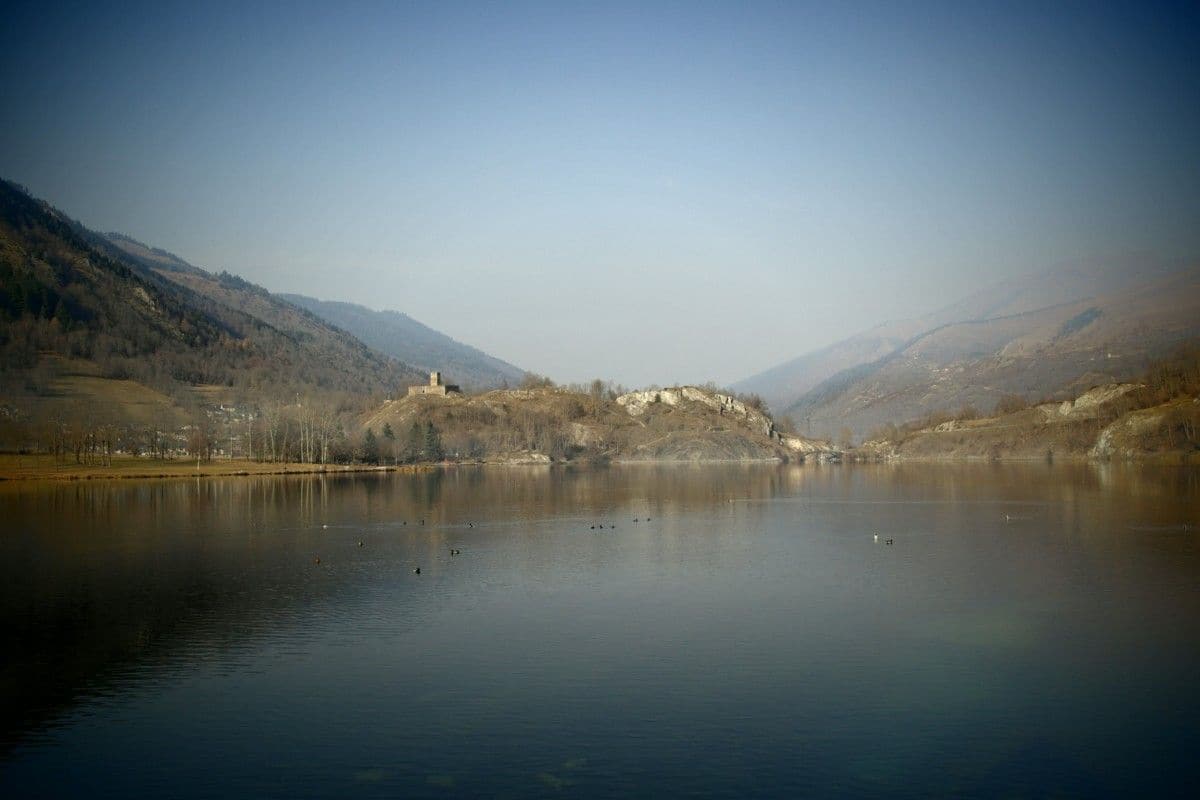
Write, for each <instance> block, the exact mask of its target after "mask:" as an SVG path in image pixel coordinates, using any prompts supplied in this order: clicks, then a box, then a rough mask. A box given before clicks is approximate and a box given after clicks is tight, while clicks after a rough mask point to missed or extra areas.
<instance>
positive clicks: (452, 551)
mask: <svg viewBox="0 0 1200 800" xmlns="http://www.w3.org/2000/svg"><path fill="white" fill-rule="evenodd" d="M460 553H462V550H456V549H455V548H453V547H451V548H450V555H452V556H456V555H459V554H460Z"/></svg>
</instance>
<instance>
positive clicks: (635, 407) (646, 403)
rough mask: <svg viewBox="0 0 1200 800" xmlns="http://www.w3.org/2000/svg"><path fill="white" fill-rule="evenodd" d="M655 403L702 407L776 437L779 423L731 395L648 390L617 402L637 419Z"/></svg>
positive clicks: (678, 389) (680, 388) (677, 389)
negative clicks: (776, 424) (690, 404)
mask: <svg viewBox="0 0 1200 800" xmlns="http://www.w3.org/2000/svg"><path fill="white" fill-rule="evenodd" d="M655 403H665V404H666V405H669V406H678V405H681V404H683V403H699V404H701V405H703V406H705V407H707V408H708V409H709V410H711V411H716V412H717V413H718V414H720V415H722V416H728V417H730V418H732V419H736V420H738V421H740V422H741V423H742V424H743V425H745V426H746V427H748V428H750V429H751V430H753V431H755V432H757V433H758V434H760V435H762V436H766V437H768V438H771V437H773V436H774V434H775V423H774V422H772V421H771V418H770V417H768V416H767V415H766V414H764V413H762V412H761V411H759V410H758V409H756V408H753V407H751V406H748V405H746V404H745V403H744V402H742V401H741V400H738V399H737V398H736V397H733V396H731V395H727V394H721V393H720V392H711V391H708V390H707V389H700V388H698V387H696V386H675V387H672V388H670V389H647V390H645V391H640V392H629V393H628V394H623V395H621V396H620V397H618V398H617V404H618V405H620V406H623V407H624V408H625V410H626V411H628V412H629V413H630V414H631V415H633V416H635V417H636V416H640V415H641V414H644V413H646V411H647V410H648V409H649V407H650V406H652V405H653V404H655Z"/></svg>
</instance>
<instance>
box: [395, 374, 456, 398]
mask: <svg viewBox="0 0 1200 800" xmlns="http://www.w3.org/2000/svg"><path fill="white" fill-rule="evenodd" d="M417 394H436V395H438V396H439V397H445V396H446V395H448V394H462V390H461V389H459V388H458V386H457V385H456V384H453V383H442V373H440V372H431V373H429V383H423V384H421V385H420V386H410V387H408V396H409V397H412V396H413V395H417Z"/></svg>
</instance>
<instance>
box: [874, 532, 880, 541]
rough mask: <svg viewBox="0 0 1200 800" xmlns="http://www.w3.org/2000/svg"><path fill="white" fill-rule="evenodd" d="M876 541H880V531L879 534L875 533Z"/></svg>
mask: <svg viewBox="0 0 1200 800" xmlns="http://www.w3.org/2000/svg"><path fill="white" fill-rule="evenodd" d="M875 541H877V542H878V541H879V534H878V533H877V534H875Z"/></svg>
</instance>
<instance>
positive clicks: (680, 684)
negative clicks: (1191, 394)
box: [0, 464, 1200, 796]
mask: <svg viewBox="0 0 1200 800" xmlns="http://www.w3.org/2000/svg"><path fill="white" fill-rule="evenodd" d="M1198 498H1200V476H1198V473H1197V472H1196V471H1193V470H1187V469H1178V468H1161V469H1159V468H1140V469H1139V468H1130V467H1126V466H1121V465H1059V464H1056V465H1044V464H1037V465H1009V464H978V465H881V466H868V467H849V466H846V467H830V466H795V465H792V466H779V467H776V466H756V465H746V466H722V467H711V466H709V467H680V466H672V467H662V466H653V465H647V466H636V467H635V466H630V467H621V468H611V469H598V470H584V469H579V470H576V469H546V468H538V467H532V468H506V469H457V470H448V471H444V472H430V473H424V474H420V475H413V476H409V475H358V476H339V477H321V476H294V477H279V478H238V479H229V480H204V481H199V480H196V481H159V482H146V483H138V482H113V483H97V482H78V483H62V484H53V485H33V484H23V483H13V484H8V485H3V486H0V518H3V519H4V520H5V533H4V534H3V536H2V537H0V577H2V581H0V613H2V614H3V619H4V622H5V630H6V631H7V632H8V637H7V642H6V653H5V657H4V660H3V667H2V672H0V680H2V682H0V695H2V698H3V703H4V706H3V714H2V716H0V719H2V720H3V722H2V724H0V742H2V744H3V747H4V748H5V753H6V755H5V766H4V767H0V788H3V787H5V786H6V785H7V786H9V788H13V789H16V790H19V791H18V794H25V793H37V792H38V791H43V792H48V793H53V792H52V791H51V789H54V788H58V789H68V790H70V789H72V788H74V789H78V788H79V786H74V785H72V784H70V783H69V782H68V783H67V784H63V785H58V784H54V783H53V781H51V782H49V783H46V784H44V785H43V784H41V783H39V781H43V780H48V779H47V775H49V774H51V772H52V770H53V767H54V766H55V764H57V763H59V761H60V760H61V759H62V758H63V757H64V756H62V755H60V754H61V753H63V752H66V751H68V750H74V752H76V753H92V754H93V755H94V756H95V757H96V758H100V757H101V755H103V756H104V758H106V759H109V760H113V759H116V761H117V762H118V765H119V763H120V761H121V759H122V758H125V757H126V756H124V755H122V754H123V753H125V751H124V750H117V751H116V752H109V751H108V750H106V747H108V746H112V747H116V745H115V744H113V745H108V744H106V742H108V741H109V740H111V738H112V736H113V731H114V730H116V728H114V727H113V726H116V725H117V724H118V723H119V722H121V721H122V720H124V721H126V722H127V721H128V719H127V717H128V716H129V715H132V716H133V717H134V718H135V719H136V721H137V722H138V724H137V725H134V726H133V727H132V728H130V730H135V731H137V733H136V734H129V739H128V740H126V741H125V742H124V744H125V746H127V747H129V748H141V749H146V748H150V749H155V750H156V751H159V750H161V747H162V745H161V744H159V742H160V739H161V734H162V733H163V731H164V730H167V729H170V728H171V727H172V726H175V725H180V724H182V723H181V722H180V720H181V719H184V718H188V719H190V718H192V717H194V716H196V715H197V714H198V715H199V717H198V719H197V720H194V721H192V722H190V723H187V725H185V727H188V726H190V727H189V728H188V729H189V730H191V734H190V735H191V736H192V737H193V739H194V740H195V741H201V742H204V743H206V746H208V747H210V748H217V749H218V750H221V748H223V747H229V746H231V744H230V743H231V742H234V741H236V742H238V743H239V747H243V748H248V749H247V752H252V753H254V754H255V757H254V758H251V757H249V756H247V757H246V760H245V763H242V762H241V761H240V760H238V759H236V758H235V759H232V760H231V761H230V763H229V764H228V767H227V769H226V770H225V771H223V772H221V774H218V775H210V776H209V777H208V778H206V780H209V781H210V784H208V785H207V788H208V789H212V790H216V791H217V793H222V792H226V791H237V792H242V793H246V792H248V793H267V794H271V793H277V791H276V790H278V789H279V787H280V786H284V787H290V789H291V790H292V791H293V793H294V792H295V790H297V788H299V789H301V790H302V791H301V793H304V794H325V795H328V796H344V795H345V794H347V793H350V794H359V795H362V794H367V795H369V794H372V793H380V794H394V793H395V792H396V791H398V790H400V789H403V790H404V792H405V793H407V794H414V795H422V794H429V795H431V796H444V794H445V793H447V792H449V793H453V792H461V793H463V794H468V795H469V794H472V793H477V792H479V791H487V792H488V793H491V794H505V793H511V794H514V795H527V794H531V793H532V794H537V793H539V792H543V793H558V792H563V791H568V790H570V791H575V792H577V793H584V794H588V795H590V796H619V795H620V794H622V793H629V792H638V791H647V790H657V791H661V792H670V791H682V790H688V789H689V788H690V789H691V790H698V791H700V792H701V793H705V794H717V795H720V794H725V795H728V796H736V795H738V794H745V793H753V794H789V793H794V792H803V791H821V792H829V791H830V787H831V786H832V787H835V790H837V789H840V790H844V791H843V792H841V793H849V794H855V793H859V794H862V793H865V794H870V793H872V792H876V791H882V790H885V789H887V790H894V789H895V788H896V787H897V786H898V785H904V786H911V787H912V788H913V792H912V793H913V794H914V795H919V794H921V793H922V792H926V793H927V792H929V791H937V792H952V791H956V790H961V789H964V787H965V788H968V789H971V790H972V791H974V792H975V793H983V794H988V793H992V792H993V791H994V792H995V793H1005V792H1013V791H1017V792H1019V791H1022V787H1023V786H1024V785H1023V784H1022V783H1021V782H1020V781H1021V780H1024V778H1022V777H1021V776H1023V775H1029V774H1034V775H1040V776H1042V779H1043V780H1044V781H1045V780H1050V778H1047V777H1046V776H1049V775H1056V776H1057V777H1055V778H1053V780H1051V782H1050V783H1049V784H1045V785H1043V786H1042V788H1045V786H1046V785H1049V786H1051V787H1053V786H1058V787H1060V788H1063V789H1064V790H1065V791H1067V793H1075V794H1079V793H1087V790H1089V789H1092V790H1096V789H1099V790H1109V789H1111V788H1112V787H1113V786H1114V785H1118V784H1119V781H1118V780H1117V779H1118V778H1119V777H1120V776H1119V774H1118V772H1119V770H1118V767H1120V766H1121V765H1128V764H1131V763H1137V762H1138V759H1139V758H1147V759H1150V761H1151V763H1155V764H1156V765H1157V766H1158V768H1159V770H1160V771H1161V772H1162V774H1163V775H1165V776H1166V778H1164V779H1169V778H1171V777H1172V775H1174V777H1175V778H1179V777H1181V776H1182V775H1183V774H1184V770H1183V768H1182V767H1180V769H1179V772H1178V773H1177V774H1173V773H1172V772H1171V770H1172V769H1173V768H1174V767H1176V766H1179V765H1178V764H1176V761H1175V760H1174V759H1178V758H1181V757H1182V755H1181V753H1182V749H1181V747H1180V746H1179V745H1178V744H1171V739H1170V736H1172V735H1173V736H1175V737H1179V736H1181V735H1186V736H1195V735H1196V734H1197V733H1200V728H1198V726H1197V691H1196V689H1194V688H1190V687H1191V686H1192V683H1193V682H1194V680H1193V676H1194V674H1195V669H1196V668H1197V667H1200V652H1198V648H1197V643H1196V640H1195V637H1194V635H1192V633H1191V631H1192V628H1193V626H1192V625H1191V620H1193V619H1195V616H1196V613H1197V612H1198V611H1200V592H1198V591H1197V588H1196V586H1197V581H1196V578H1197V571H1198V569H1200V548H1198V545H1197V541H1198V539H1197V534H1196V533H1195V528H1196V523H1197V522H1198V521H1200V520H1198V518H1197V517H1198V513H1197V512H1198V508H1200V507H1198V504H1197V503H1198ZM635 518H636V519H638V520H639V521H638V522H634V519H635ZM647 519H649V521H647ZM422 523H423V524H422ZM595 524H603V525H604V526H605V528H604V529H603V531H602V532H601V531H597V530H594V529H593V528H592V527H591V526H592V525H595ZM1185 525H1190V526H1191V528H1190V531H1189V529H1185V527H1184V526H1185ZM876 533H882V534H884V535H885V536H886V537H888V538H895V540H896V542H897V544H896V545H895V546H894V547H891V548H885V547H883V546H878V545H876V544H875V542H874V539H873V536H874V534H876ZM359 541H361V542H362V543H363V546H362V547H361V548H360V547H358V542H359ZM451 548H461V549H463V551H464V553H463V556H461V557H455V556H451V555H450V549H451ZM318 557H319V558H320V564H316V563H314V562H315V559H316V558H318ZM415 566H421V567H422V574H421V575H420V576H415V575H413V574H412V568H413V567H415ZM1130 678H1132V679H1133V681H1134V683H1135V684H1136V685H1138V686H1143V687H1144V686H1153V687H1156V688H1153V689H1140V690H1133V694H1132V695H1129V696H1125V697H1118V698H1117V699H1116V700H1112V693H1113V692H1114V691H1115V690H1117V687H1121V686H1127V685H1128V683H1129V679H1130ZM1139 692H1140V693H1139ZM1167 697H1170V698H1172V701H1171V702H1170V703H1168V702H1166V700H1165V698H1167ZM1102 699H1103V700H1107V701H1111V708H1108V707H1100V706H1101V705H1102V703H1101V701H1102ZM614 700H617V701H619V702H617V703H616V705H614V702H613V701H614ZM171 703H178V704H180V705H179V707H177V708H176V707H164V706H162V705H161V704H167V705H168V706H170V704H171ZM197 703H199V705H198V706H197ZM1168 707H1169V708H1173V709H1175V712H1174V716H1169V717H1168V718H1166V719H1163V718H1162V714H1163V713H1164V709H1165V708H1168ZM244 708H252V709H258V710H259V711H260V712H262V713H261V714H260V717H261V721H260V722H258V723H251V722H248V721H247V720H246V719H244V718H242V717H241V716H239V714H240V712H241V710H242V709H244ZM414 715H416V716H414ZM397 717H402V718H403V719H404V720H406V724H407V725H408V727H407V728H405V729H404V730H403V731H401V730H399V729H397V728H396V722H395V719H396V718H397ZM317 722H319V723H320V725H319V726H317V727H322V728H323V729H325V728H332V729H334V730H336V731H338V732H339V734H338V735H340V736H341V737H342V741H341V743H340V744H339V745H337V746H331V745H327V744H326V745H322V747H321V748H319V749H314V748H315V743H314V741H313V740H312V739H308V738H304V731H306V730H312V729H313V727H314V725H315V724H316V723H317ZM1085 723H1086V724H1085ZM1031 725H1036V727H1037V732H1036V735H1034V734H1033V733H1032V732H1031V727H1030V726H1031ZM1123 729H1125V730H1130V731H1134V732H1136V733H1137V735H1138V736H1139V737H1141V738H1140V739H1139V740H1138V742H1137V743H1133V744H1131V743H1129V742H1125V741H1119V742H1118V741H1114V740H1112V737H1113V736H1114V735H1115V733H1114V732H1115V731H1120V730H1123ZM248 731H253V733H254V734H255V735H257V736H259V737H262V738H263V739H266V740H271V741H272V742H290V743H291V744H292V745H293V746H294V747H295V749H296V752H295V753H292V754H290V755H289V754H286V753H284V752H283V750H280V749H278V748H276V747H273V746H271V745H269V744H266V743H263V742H260V741H258V740H257V739H256V740H254V742H253V743H252V744H251V743H248V742H247V741H246V740H245V739H244V738H243V737H245V736H246V735H248ZM914 731H915V732H917V733H914ZM567 734H569V736H567ZM881 735H887V736H896V737H897V740H896V741H894V742H891V743H889V744H886V745H883V746H880V745H874V746H872V748H871V751H870V752H861V751H860V750H859V748H862V747H863V746H864V745H865V744H866V743H867V741H868V740H869V739H870V738H871V737H877V736H881ZM564 736H566V740H564ZM631 737H632V738H631ZM464 742H467V743H470V752H461V751H459V750H458V749H457V748H461V747H462V746H463V743H464ZM384 743H386V744H387V746H388V749H386V751H384V750H378V751H377V748H380V747H382V746H383V744H384ZM279 747H283V745H282V744H280V745H279ZM1152 747H1157V748H1158V750H1157V751H1156V753H1157V755H1155V754H1151V753H1149V752H1148V750H1149V748H1152ZM397 748H400V750H402V751H403V752H402V754H399V753H398V752H397ZM437 748H441V750H438V749H437ZM284 749H286V748H284ZM1118 750H1119V751H1120V752H1122V753H1124V756H1123V758H1124V760H1122V759H1121V758H1115V759H1114V758H1113V753H1114V752H1116V751H1118ZM531 751H532V752H531ZM239 752H240V751H239ZM364 752H365V753H366V755H364V754H363V753H364ZM804 754H807V755H804ZM159 755H160V757H162V758H163V760H164V764H166V765H173V766H174V768H175V769H179V770H183V771H185V772H188V773H189V774H190V770H192V769H195V768H197V765H196V763H195V762H194V761H193V760H192V757H191V756H190V755H188V752H176V751H170V752H169V753H166V754H164V753H162V752H160V753H159ZM1101 756H1103V757H1105V758H1108V761H1109V762H1110V763H1111V764H1116V765H1117V766H1116V767H1112V766H1110V767H1101V766H1097V765H1096V764H1094V763H1092V762H1091V761H1089V759H1093V758H1099V757H1101ZM225 757H227V758H228V754H225ZM262 758H268V760H270V759H275V761H271V762H270V763H291V761H292V760H293V759H299V761H298V762H297V764H296V765H295V772H294V776H295V779H296V780H300V779H303V780H302V782H301V783H299V784H292V783H291V782H290V780H291V779H289V778H284V777H280V776H278V775H276V777H275V778H272V779H271V780H273V781H276V782H274V783H269V784H268V785H267V788H264V786H263V785H262V784H260V783H259V781H261V780H263V777H262V775H261V774H260V773H259V772H258V771H256V770H257V769H258V767H255V766H253V765H254V764H256V763H260V760H261V759H262ZM797 758H799V759H800V762H803V763H802V765H801V766H797V763H798V762H797V761H796V759H797ZM256 759H259V760H256ZM701 763H704V764H709V765H710V766H709V767H705V768H703V769H702V768H701V767H700V766H699V765H700V764H701ZM1031 765H1032V766H1031ZM1038 765H1041V766H1038ZM335 767H336V768H335ZM90 768H96V769H99V766H98V764H96V763H91V764H90V765H89V763H87V762H85V763H83V764H81V765H77V772H76V773H75V774H76V775H77V776H78V778H79V780H81V781H82V783H81V784H80V785H87V782H88V779H87V775H88V772H89V769H90ZM148 769H150V767H146V766H144V765H139V766H136V767H134V766H130V765H129V764H126V770H127V772H128V776H129V777H128V782H127V783H125V784H121V783H120V782H118V783H116V784H114V788H113V792H114V793H117V792H118V791H124V792H127V793H133V794H150V793H154V792H153V791H151V788H155V787H154V785H153V783H152V781H151V777H152V776H150V775H148V774H145V771H146V770H148ZM164 769H166V767H165V766H164ZM239 770H242V771H243V772H239ZM1030 770H1032V773H1031V772H1030ZM334 773H336V776H335V774H334ZM931 776H938V777H937V778H936V780H935V779H934V778H933V777H931ZM1064 776H1065V777H1064ZM63 780H66V779H65V778H63ZM6 781H7V782H10V783H6ZM956 781H957V782H958V783H956ZM1120 785H1121V786H1123V787H1124V788H1126V789H1129V788H1133V787H1132V785H1130V784H1120ZM1172 785H1173V784H1171V783H1169V782H1168V783H1167V784H1166V786H1168V787H1170V786H1172ZM205 786H206V785H205V784H203V783H198V784H196V786H195V788H194V791H195V793H197V794H203V793H204V791H203V789H204V788H205ZM256 787H257V788H256ZM156 788H158V789H161V788H162V787H161V786H159V787H156ZM175 788H176V789H178V788H179V787H175ZM1025 788H1029V787H1025ZM1034 788H1037V787H1034ZM30 790H33V791H30ZM185 793H188V792H185ZM1101 793H1103V791H1102V792H1101Z"/></svg>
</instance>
